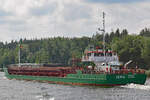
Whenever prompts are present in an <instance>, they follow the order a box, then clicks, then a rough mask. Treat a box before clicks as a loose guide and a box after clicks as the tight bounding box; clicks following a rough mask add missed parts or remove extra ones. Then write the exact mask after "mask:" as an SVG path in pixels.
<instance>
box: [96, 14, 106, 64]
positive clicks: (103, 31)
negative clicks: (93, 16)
mask: <svg viewBox="0 0 150 100" xmlns="http://www.w3.org/2000/svg"><path fill="white" fill-rule="evenodd" d="M98 30H99V31H102V33H103V52H104V61H106V55H105V12H103V29H100V28H98Z"/></svg>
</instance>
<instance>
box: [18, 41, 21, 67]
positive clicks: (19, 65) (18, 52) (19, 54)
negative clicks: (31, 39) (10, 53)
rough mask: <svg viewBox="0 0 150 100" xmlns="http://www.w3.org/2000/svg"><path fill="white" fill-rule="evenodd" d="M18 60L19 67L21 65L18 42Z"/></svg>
mask: <svg viewBox="0 0 150 100" xmlns="http://www.w3.org/2000/svg"><path fill="white" fill-rule="evenodd" d="M18 62H19V67H20V66H21V64H20V43H19V51H18Z"/></svg>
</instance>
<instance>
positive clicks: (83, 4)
mask: <svg viewBox="0 0 150 100" xmlns="http://www.w3.org/2000/svg"><path fill="white" fill-rule="evenodd" d="M149 5H150V0H0V41H8V42H9V41H11V40H19V39H20V38H27V39H37V38H48V37H57V36H61V37H82V36H92V35H94V34H96V31H97V29H98V27H100V28H102V12H103V11H104V12H105V13H106V18H105V20H106V23H105V24H106V32H111V31H115V30H116V29H117V28H119V29H121V30H122V29H127V30H128V31H129V33H130V34H139V32H140V31H141V30H142V29H144V28H145V27H147V28H149V27H150V6H149Z"/></svg>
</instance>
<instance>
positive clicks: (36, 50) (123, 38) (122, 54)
mask: <svg viewBox="0 0 150 100" xmlns="http://www.w3.org/2000/svg"><path fill="white" fill-rule="evenodd" d="M105 38H106V47H107V48H106V49H112V50H113V51H115V52H116V53H117V54H118V56H119V58H120V61H122V62H123V63H125V62H128V61H129V60H132V63H130V65H128V67H131V68H133V69H135V68H134V67H135V65H136V67H138V68H141V69H146V70H147V72H146V73H147V75H148V76H150V71H149V70H150V62H149V59H150V56H149V55H150V52H149V51H150V29H148V28H145V29H143V30H141V32H140V33H139V34H138V35H135V34H134V35H132V34H130V33H128V31H127V29H123V30H119V29H117V30H116V31H112V32H110V33H107V34H106V36H105ZM102 41H103V35H102V34H95V35H93V36H92V37H85V36H84V37H81V38H77V37H76V38H68V37H54V38H45V39H34V40H27V39H20V40H19V41H11V42H10V43H7V42H5V43H3V42H0V68H2V67H3V66H4V65H5V66H7V65H9V64H17V63H18V56H17V55H18V50H19V46H18V45H19V44H21V55H20V56H21V63H37V64H39V63H45V64H51V63H59V64H62V65H63V66H70V65H71V59H72V57H75V58H81V57H82V54H83V52H84V50H85V49H86V48H87V47H89V46H90V45H94V47H96V46H100V47H102V44H103V42H102ZM126 55H128V56H126ZM133 66H134V67H133Z"/></svg>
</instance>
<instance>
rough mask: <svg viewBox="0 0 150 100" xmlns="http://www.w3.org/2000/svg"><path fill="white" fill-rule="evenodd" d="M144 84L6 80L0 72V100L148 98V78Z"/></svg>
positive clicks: (144, 99)
mask: <svg viewBox="0 0 150 100" xmlns="http://www.w3.org/2000/svg"><path fill="white" fill-rule="evenodd" d="M145 84H146V85H136V84H129V85H125V86H119V87H113V88H100V87H92V86H84V87H81V86H71V85H58V84H48V83H40V82H35V81H23V80H22V81H20V80H19V81H18V80H15V79H12V80H8V79H7V78H6V77H5V76H4V73H3V72H0V100H150V80H149V79H148V80H147V81H146V83H145Z"/></svg>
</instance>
